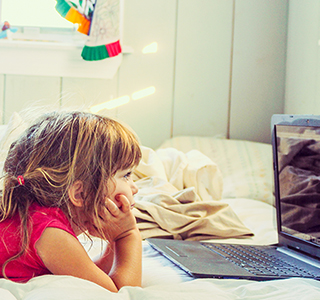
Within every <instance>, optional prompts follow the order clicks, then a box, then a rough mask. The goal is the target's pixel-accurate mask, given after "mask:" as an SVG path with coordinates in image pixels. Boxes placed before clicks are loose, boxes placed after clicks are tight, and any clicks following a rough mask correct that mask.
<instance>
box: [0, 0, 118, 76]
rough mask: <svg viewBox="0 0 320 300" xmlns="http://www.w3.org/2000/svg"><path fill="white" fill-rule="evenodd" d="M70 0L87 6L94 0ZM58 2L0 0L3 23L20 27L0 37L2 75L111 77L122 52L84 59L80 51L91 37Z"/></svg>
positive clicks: (0, 19)
mask: <svg viewBox="0 0 320 300" xmlns="http://www.w3.org/2000/svg"><path fill="white" fill-rule="evenodd" d="M68 1H69V2H71V1H72V2H73V3H75V4H78V5H83V6H85V5H86V7H88V5H89V6H90V4H92V3H94V1H95V0H86V1H85V0H68ZM56 3H57V1H56V0H28V1H26V0H0V24H3V22H4V21H8V22H9V23H10V25H11V27H13V28H15V29H17V31H16V32H15V33H13V34H11V36H12V39H6V40H5V39H0V74H21V75H41V76H43V75H44V76H46V75H47V76H59V77H67V76H70V77H86V78H112V77H113V75H114V74H115V72H116V71H117V69H118V67H119V65H120V63H121V55H118V57H112V58H109V59H105V60H100V61H96V62H90V63H88V62H85V61H84V60H83V59H82V57H81V52H82V49H83V47H84V45H85V42H86V41H87V39H88V37H87V36H86V35H85V34H82V33H80V32H78V31H77V25H74V24H72V23H71V22H69V21H67V20H66V19H64V18H63V17H62V16H61V15H60V14H59V13H58V12H57V11H56V9H55V6H56ZM120 3H121V7H122V6H123V1H122V0H121V1H120ZM121 10H122V9H121ZM85 13H86V12H85ZM79 70H82V72H79Z"/></svg>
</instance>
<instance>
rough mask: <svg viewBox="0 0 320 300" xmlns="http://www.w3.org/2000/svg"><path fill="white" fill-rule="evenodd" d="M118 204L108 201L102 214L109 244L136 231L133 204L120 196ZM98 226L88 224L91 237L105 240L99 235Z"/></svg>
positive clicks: (101, 219) (117, 197) (117, 200)
mask: <svg viewBox="0 0 320 300" xmlns="http://www.w3.org/2000/svg"><path fill="white" fill-rule="evenodd" d="M116 203H117V204H115V202H113V201H112V200H110V199H109V198H107V199H106V206H105V208H104V209H103V211H102V212H101V213H100V221H101V222H102V225H100V226H102V230H103V233H104V235H105V236H106V237H107V238H108V240H109V242H114V241H117V240H119V239H121V238H124V237H125V236H127V235H129V234H130V232H131V231H132V230H135V229H136V219H135V217H134V215H133V213H132V210H131V204H130V202H129V200H128V199H127V197H126V196H124V195H122V194H119V195H117V196H116ZM98 226H99V225H98V224H87V228H88V231H89V233H90V234H91V235H93V236H96V237H99V238H103V237H101V236H100V234H99V233H98V230H97V227H98Z"/></svg>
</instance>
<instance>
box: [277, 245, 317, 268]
mask: <svg viewBox="0 0 320 300" xmlns="http://www.w3.org/2000/svg"><path fill="white" fill-rule="evenodd" d="M277 251H279V252H281V253H284V254H286V255H289V256H290V257H293V258H296V259H298V260H300V261H302V262H305V263H307V264H309V265H312V266H314V267H316V268H320V263H319V262H318V261H316V260H315V259H313V258H310V257H307V256H306V255H305V254H302V253H300V252H297V251H295V250H291V249H289V248H286V247H278V248H277Z"/></svg>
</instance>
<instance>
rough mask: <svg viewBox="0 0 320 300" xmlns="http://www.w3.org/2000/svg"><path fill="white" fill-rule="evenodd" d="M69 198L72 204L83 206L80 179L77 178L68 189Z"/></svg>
mask: <svg viewBox="0 0 320 300" xmlns="http://www.w3.org/2000/svg"><path fill="white" fill-rule="evenodd" d="M68 195H69V199H70V200H71V202H72V203H73V205H74V206H77V207H82V206H83V197H82V195H83V183H82V181H80V180H77V181H76V182H75V183H74V184H73V185H72V186H71V187H70V188H69V190H68Z"/></svg>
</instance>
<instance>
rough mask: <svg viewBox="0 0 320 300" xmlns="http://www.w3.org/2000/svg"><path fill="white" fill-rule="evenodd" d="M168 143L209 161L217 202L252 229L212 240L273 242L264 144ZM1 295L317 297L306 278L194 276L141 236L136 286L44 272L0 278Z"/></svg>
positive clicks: (131, 299) (319, 292)
mask: <svg viewBox="0 0 320 300" xmlns="http://www.w3.org/2000/svg"><path fill="white" fill-rule="evenodd" d="M15 118H17V116H15ZM13 121H14V120H11V123H12V124H13V123H14V122H13ZM9 125H10V124H9ZM11 129H12V128H11ZM16 133H17V131H15V134H16ZM0 136H1V132H0ZM3 136H4V137H5V139H6V140H3V139H2V140H1V138H0V146H1V145H8V144H10V139H11V137H10V135H8V132H7V134H4V135H3ZM168 147H173V148H175V149H177V150H180V151H182V152H184V153H187V152H189V151H190V150H192V149H197V150H199V151H200V152H201V153H203V154H205V155H206V156H207V157H208V158H209V159H210V160H212V161H213V162H214V163H215V164H216V165H217V166H218V168H219V169H220V170H221V174H222V181H223V189H222V191H221V196H222V199H221V200H218V201H221V202H222V203H226V204H228V205H229V206H230V208H231V209H232V211H233V212H234V213H235V214H236V216H237V217H238V218H239V220H240V221H241V222H242V223H243V224H244V226H246V227H247V228H248V229H250V230H251V231H252V232H253V233H254V235H253V236H251V237H242V238H228V239H214V241H223V242H226V243H230V242H232V243H246V244H260V245H264V244H273V243H276V242H277V234H276V229H275V228H276V225H275V224H276V222H275V208H274V206H273V201H274V200H273V191H272V186H273V184H272V161H271V146H270V145H266V144H259V143H253V142H246V141H235V140H225V139H218V138H204V137H179V138H174V139H171V140H169V141H166V142H165V143H164V144H163V145H162V147H161V148H162V149H167V148H168ZM0 151H2V152H0V154H1V153H2V154H4V153H5V149H3V148H2V149H0ZM166 176H167V175H166ZM81 241H82V242H83V243H84V246H85V247H86V248H88V249H89V248H90V247H89V245H88V244H86V242H85V240H83V239H81ZM102 248H103V244H101V241H99V240H94V244H93V246H92V247H91V249H90V250H88V253H89V255H90V256H91V257H94V256H96V255H99V253H100V251H101V249H102ZM2 299H6V300H16V299H25V300H26V299H31V300H38V299H39V300H40V299H41V300H43V299H66V300H68V299H70V300H71V299H77V300H81V299H86V300H88V299H94V300H99V299H115V300H140V299H141V300H142V299H161V300H171V299H172V300H177V299H187V300H188V299H190V300H191V299H192V300H193V299H201V300H206V299H208V300H209V299H210V300H211V299H320V282H318V281H315V280H310V279H309V280H307V279H286V280H274V281H265V282H255V281H248V280H231V279H196V280H195V279H193V278H191V277H190V276H189V275H187V274H186V273H184V272H183V271H182V270H181V269H179V268H178V267H177V266H175V265H173V264H172V263H171V262H170V261H169V260H167V259H166V258H164V257H163V256H161V255H160V254H159V253H158V252H156V251H155V250H153V249H152V248H151V247H150V246H149V245H148V243H147V242H146V241H143V278H142V288H139V287H124V288H122V289H121V290H120V291H119V292H118V293H111V292H109V291H107V290H105V289H103V288H101V287H99V286H97V285H96V284H94V283H91V282H88V281H85V280H81V279H77V278H73V277H70V276H55V275H46V276H42V277H38V278H34V279H32V280H30V281H29V282H27V283H25V284H19V283H14V282H11V281H9V280H6V279H0V300H2Z"/></svg>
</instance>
